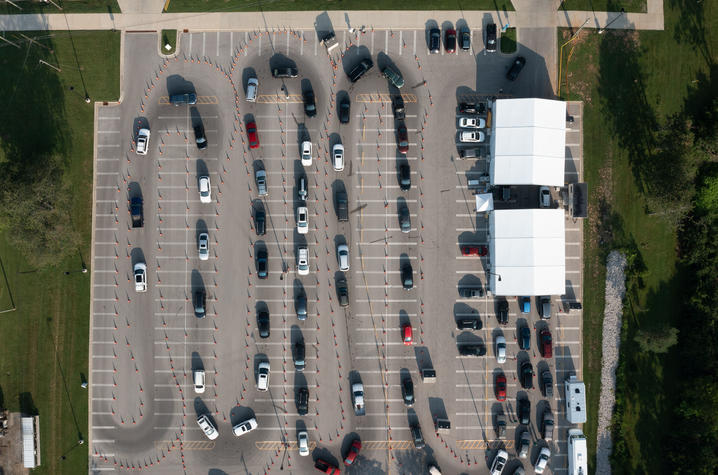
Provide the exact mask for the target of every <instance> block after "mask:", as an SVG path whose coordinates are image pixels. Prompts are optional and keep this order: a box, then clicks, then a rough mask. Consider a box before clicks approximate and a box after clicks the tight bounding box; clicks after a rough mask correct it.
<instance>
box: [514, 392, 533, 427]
mask: <svg viewBox="0 0 718 475" xmlns="http://www.w3.org/2000/svg"><path fill="white" fill-rule="evenodd" d="M516 404H517V405H518V409H517V412H518V416H519V423H520V424H524V425H528V424H529V421H530V419H531V401H529V400H528V399H526V398H523V399H519V400H518V401H516Z"/></svg>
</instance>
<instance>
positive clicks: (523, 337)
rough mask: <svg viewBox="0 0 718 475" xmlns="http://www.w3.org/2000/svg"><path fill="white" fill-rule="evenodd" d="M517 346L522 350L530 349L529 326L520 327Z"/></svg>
mask: <svg viewBox="0 0 718 475" xmlns="http://www.w3.org/2000/svg"><path fill="white" fill-rule="evenodd" d="M519 348H521V349H522V350H530V349H531V329H530V328H529V327H521V330H519Z"/></svg>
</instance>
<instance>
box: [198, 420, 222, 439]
mask: <svg viewBox="0 0 718 475" xmlns="http://www.w3.org/2000/svg"><path fill="white" fill-rule="evenodd" d="M197 424H199V427H200V429H202V430H203V431H204V435H206V436H207V438H208V439H209V440H214V439H216V438H217V437H219V432H217V428H216V427H215V426H214V424H212V421H211V420H210V419H209V417H207V414H202V415H201V416H199V417H198V418H197Z"/></svg>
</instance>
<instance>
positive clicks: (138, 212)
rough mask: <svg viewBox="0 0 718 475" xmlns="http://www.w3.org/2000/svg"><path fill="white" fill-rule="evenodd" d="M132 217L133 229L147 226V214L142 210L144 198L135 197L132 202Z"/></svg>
mask: <svg viewBox="0 0 718 475" xmlns="http://www.w3.org/2000/svg"><path fill="white" fill-rule="evenodd" d="M130 216H131V217H132V227H133V228H141V227H142V226H144V224H145V214H144V212H143V210H142V198H140V197H139V196H135V197H134V198H132V200H130Z"/></svg>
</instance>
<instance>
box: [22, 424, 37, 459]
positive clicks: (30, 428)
mask: <svg viewBox="0 0 718 475" xmlns="http://www.w3.org/2000/svg"><path fill="white" fill-rule="evenodd" d="M21 423H22V463H23V466H24V467H25V468H35V426H34V424H33V418H32V417H23V418H22V420H21Z"/></svg>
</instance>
